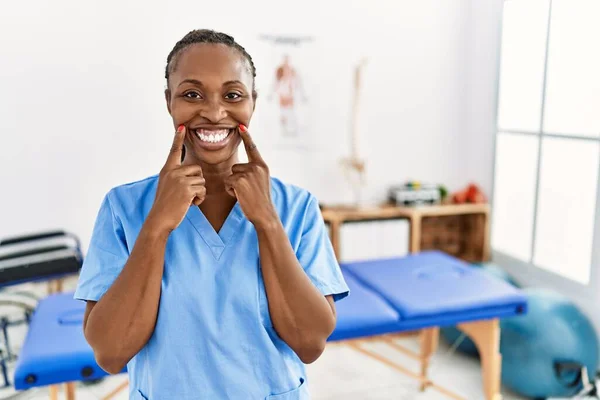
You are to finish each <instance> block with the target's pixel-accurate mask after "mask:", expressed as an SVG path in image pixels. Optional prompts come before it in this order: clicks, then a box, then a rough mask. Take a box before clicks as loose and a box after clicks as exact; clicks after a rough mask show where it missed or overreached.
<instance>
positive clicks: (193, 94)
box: [183, 92, 201, 99]
mask: <svg viewBox="0 0 600 400" xmlns="http://www.w3.org/2000/svg"><path fill="white" fill-rule="evenodd" d="M183 97H187V98H188V99H199V98H201V97H200V94H199V93H198V92H187V93H184V94H183Z"/></svg>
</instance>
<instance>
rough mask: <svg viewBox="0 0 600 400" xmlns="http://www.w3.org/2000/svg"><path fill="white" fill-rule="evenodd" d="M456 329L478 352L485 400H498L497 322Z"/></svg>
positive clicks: (465, 324)
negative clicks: (466, 337) (469, 339)
mask: <svg viewBox="0 0 600 400" xmlns="http://www.w3.org/2000/svg"><path fill="white" fill-rule="evenodd" d="M458 328H459V329H460V330H462V331H463V332H464V333H466V334H467V335H468V336H469V337H470V338H471V340H472V341H473V342H474V343H475V345H476V346H477V350H478V351H479V358H480V360H481V371H482V375H483V389H484V393H485V398H486V400H500V399H501V398H502V397H501V395H500V378H501V374H502V359H501V355H500V322H499V320H498V319H492V320H487V321H476V322H468V323H464V324H459V325H458Z"/></svg>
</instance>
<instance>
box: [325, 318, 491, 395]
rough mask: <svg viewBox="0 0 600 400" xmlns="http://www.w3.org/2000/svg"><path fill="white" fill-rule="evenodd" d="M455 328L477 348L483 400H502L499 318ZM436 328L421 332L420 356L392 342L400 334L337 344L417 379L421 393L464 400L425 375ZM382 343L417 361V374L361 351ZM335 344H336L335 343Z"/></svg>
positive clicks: (435, 345) (437, 340)
mask: <svg viewBox="0 0 600 400" xmlns="http://www.w3.org/2000/svg"><path fill="white" fill-rule="evenodd" d="M457 328H458V329H460V330H461V331H463V332H464V333H465V334H466V335H467V336H469V337H470V338H471V340H472V341H473V342H474V343H475V345H476V346H477V349H478V351H479V357H480V360H481V372H482V378H483V391H484V394H485V399H486V400H501V399H502V396H501V394H500V375H501V371H502V369H501V356H500V323H499V320H498V319H491V320H483V321H474V322H466V323H462V324H459V325H457ZM439 331H440V330H439V327H433V328H426V329H422V330H421V331H420V335H419V336H420V347H421V351H420V353H415V352H414V351H412V350H410V349H407V348H405V347H403V346H401V345H399V344H397V343H396V342H395V341H394V340H393V339H395V338H398V337H399V336H402V335H401V334H400V335H399V334H387V335H381V336H372V337H370V338H364V339H350V340H343V341H339V342H337V344H339V345H345V346H348V347H350V348H352V349H353V350H356V351H358V352H360V353H361V354H364V355H366V356H369V357H371V358H373V359H375V360H377V361H379V362H382V363H384V364H386V365H387V366H389V367H391V368H394V369H395V370H397V371H400V372H402V373H403V374H405V375H407V376H409V377H411V378H413V379H416V380H417V381H419V382H420V390H421V391H424V390H425V389H427V388H432V389H434V390H437V391H438V392H440V393H442V394H444V395H446V396H448V397H449V398H452V399H455V400H466V398H465V397H462V396H460V395H458V394H456V393H454V392H452V391H450V390H449V389H447V388H444V387H442V386H439V385H437V384H435V383H434V382H433V381H432V380H431V379H429V378H428V376H427V370H428V367H429V360H430V358H431V356H432V355H433V353H435V352H436V350H437V348H438V343H439ZM369 341H372V342H383V343H386V344H387V345H388V346H390V347H392V348H394V349H395V350H397V351H400V352H402V353H403V354H405V355H407V356H409V357H411V358H414V359H416V360H418V361H419V362H420V364H421V371H420V373H416V372H413V371H411V370H409V369H407V368H406V367H403V366H401V365H398V364H396V363H395V362H393V361H391V360H389V359H387V358H385V357H383V356H381V355H379V354H377V353H375V352H373V351H371V350H368V349H366V348H364V347H363V346H362V345H361V344H362V343H365V342H369ZM334 343H336V342H334Z"/></svg>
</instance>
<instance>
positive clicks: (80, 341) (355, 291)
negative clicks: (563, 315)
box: [15, 252, 526, 390]
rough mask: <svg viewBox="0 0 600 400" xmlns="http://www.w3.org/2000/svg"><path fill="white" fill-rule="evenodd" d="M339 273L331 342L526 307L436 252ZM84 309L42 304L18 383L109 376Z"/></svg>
mask: <svg viewBox="0 0 600 400" xmlns="http://www.w3.org/2000/svg"><path fill="white" fill-rule="evenodd" d="M342 272H343V274H344V277H345V278H346V282H347V284H348V286H349V288H350V296H348V297H347V298H345V299H343V300H341V301H338V302H337V303H336V310H337V325H336V329H335V331H334V332H333V334H332V335H331V336H330V338H329V340H330V341H336V340H345V339H354V338H362V337H366V336H374V335H380V334H385V333H396V332H402V331H407V330H415V329H420V328H426V327H435V326H444V325H453V324H456V323H459V322H467V321H472V320H480V319H489V318H502V317H505V316H510V315H515V314H518V313H521V312H524V311H525V308H526V299H525V296H524V295H522V294H521V292H520V290H519V289H517V288H514V287H512V286H511V285H509V284H508V283H506V282H503V281H500V280H498V279H494V278H492V277H490V276H489V275H487V274H485V273H484V272H482V271H480V270H479V269H477V268H471V267H469V266H468V265H467V264H465V263H463V262H462V261H459V260H457V259H455V258H453V257H450V256H447V255H445V254H443V253H439V252H424V253H421V254H417V255H411V256H408V257H404V258H394V259H385V260H374V261H365V262H355V263H348V264H342ZM84 310H85V303H84V302H80V301H77V300H74V299H73V294H72V293H66V294H60V295H52V296H49V297H47V298H46V299H44V300H42V301H41V302H40V303H39V305H38V308H37V309H36V311H35V313H34V315H33V317H32V320H31V325H30V328H29V332H28V334H27V337H26V340H25V344H24V346H23V349H22V351H21V354H20V355H19V361H18V363H17V367H16V372H15V388H16V389H19V390H20V389H27V388H30V387H34V386H45V385H49V384H56V383H62V382H70V381H79V380H83V379H97V378H100V377H102V376H105V375H106V373H105V372H104V371H103V370H102V369H100V367H98V365H97V364H96V362H95V360H94V354H93V352H92V349H91V348H90V346H89V345H88V344H87V342H86V341H85V338H84V335H83V329H82V320H83V314H84Z"/></svg>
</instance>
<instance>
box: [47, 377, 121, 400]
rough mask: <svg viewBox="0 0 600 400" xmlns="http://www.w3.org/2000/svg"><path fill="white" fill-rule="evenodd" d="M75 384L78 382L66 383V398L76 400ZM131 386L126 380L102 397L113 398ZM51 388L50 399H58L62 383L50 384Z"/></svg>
mask: <svg viewBox="0 0 600 400" xmlns="http://www.w3.org/2000/svg"><path fill="white" fill-rule="evenodd" d="M75 384H76V382H67V383H65V384H64V386H65V399H66V400H75ZM128 386H129V381H125V382H123V383H121V384H120V385H119V386H117V387H116V388H114V389H113V390H112V391H111V392H110V393H108V394H107V395H106V396H104V397H102V400H111V399H112V398H114V397H115V396H116V395H117V394H119V393H120V392H121V391H122V390H124V389H126V388H127V387H128ZM49 390H50V400H58V398H59V396H58V393H59V392H60V385H51V386H49Z"/></svg>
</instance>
